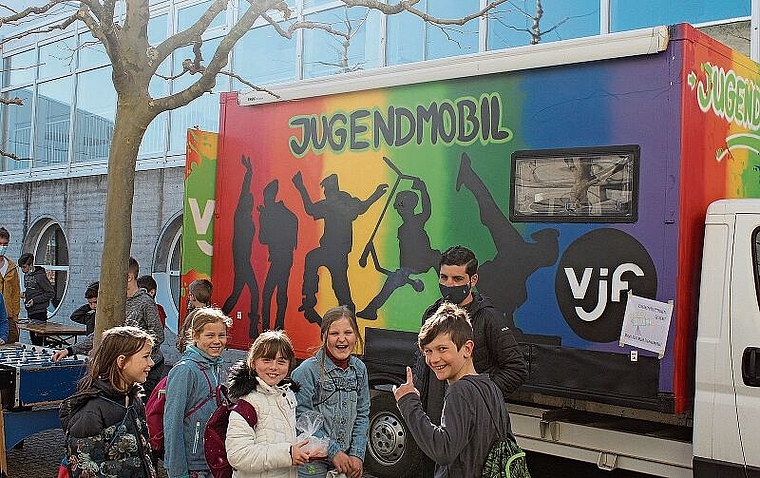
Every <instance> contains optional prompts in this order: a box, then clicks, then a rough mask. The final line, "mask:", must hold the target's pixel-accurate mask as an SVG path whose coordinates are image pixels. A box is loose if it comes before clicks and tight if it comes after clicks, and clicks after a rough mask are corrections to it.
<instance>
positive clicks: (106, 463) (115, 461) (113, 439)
mask: <svg viewBox="0 0 760 478" xmlns="http://www.w3.org/2000/svg"><path fill="white" fill-rule="evenodd" d="M141 391H142V388H141V387H140V386H139V385H135V386H134V387H133V388H132V389H131V390H130V391H129V392H126V393H125V392H120V391H118V390H116V389H114V388H113V387H112V386H111V385H110V384H109V383H108V382H106V381H105V380H98V381H96V382H95V383H94V384H93V385H92V387H90V388H88V389H87V390H84V391H80V392H77V393H76V394H75V395H72V396H71V397H69V398H67V399H66V400H64V401H63V403H62V404H61V410H60V418H61V426H62V428H63V430H64V431H65V432H66V457H67V459H68V462H69V465H70V468H71V476H72V478H80V477H81V478H85V477H87V478H90V477H103V478H105V477H109V478H111V477H117V478H155V476H156V471H155V469H154V468H153V463H152V462H151V456H150V455H151V453H150V442H149V441H148V440H149V438H148V427H147V425H146V424H145V407H144V405H143V402H142V400H141V399H140V397H139V394H140V392H141ZM127 402H128V403H129V405H127Z"/></svg>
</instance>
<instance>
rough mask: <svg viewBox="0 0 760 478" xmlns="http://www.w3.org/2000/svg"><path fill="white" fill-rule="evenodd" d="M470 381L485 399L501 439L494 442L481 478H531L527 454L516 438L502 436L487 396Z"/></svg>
mask: <svg viewBox="0 0 760 478" xmlns="http://www.w3.org/2000/svg"><path fill="white" fill-rule="evenodd" d="M468 381H469V382H470V383H472V384H473V385H474V386H475V389H477V391H478V393H480V396H481V397H483V401H484V402H485V404H486V408H488V414H489V415H490V416H491V421H492V422H493V425H494V427H496V430H497V432H498V433H499V438H497V439H496V441H495V442H493V444H492V445H491V448H490V449H489V450H488V455H487V456H486V461H485V463H484V464H483V471H481V473H480V476H481V477H482V478H530V472H529V471H528V461H527V460H526V459H525V452H524V451H522V449H521V448H520V445H518V444H517V442H516V441H515V440H514V438H512V437H510V436H509V435H503V434H502V431H501V430H502V429H501V428H500V427H499V425H497V424H496V419H495V418H494V416H493V412H491V406H490V405H489V402H488V399H487V398H486V396H485V394H484V393H483V391H482V390H481V389H480V387H479V386H478V385H477V384H476V383H475V382H473V381H471V380H468Z"/></svg>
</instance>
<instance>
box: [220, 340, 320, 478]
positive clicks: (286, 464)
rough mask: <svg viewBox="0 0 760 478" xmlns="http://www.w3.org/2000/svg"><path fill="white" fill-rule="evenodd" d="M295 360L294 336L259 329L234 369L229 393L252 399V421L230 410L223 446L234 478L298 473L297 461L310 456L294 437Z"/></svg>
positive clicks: (285, 476)
mask: <svg viewBox="0 0 760 478" xmlns="http://www.w3.org/2000/svg"><path fill="white" fill-rule="evenodd" d="M295 363H296V355H295V351H294V350H293V344H292V343H291V341H290V338H289V337H288V336H287V334H285V332H282V331H268V332H264V333H262V334H260V335H259V336H258V337H257V338H256V340H255V341H254V342H253V345H251V348H250V350H249V351H248V357H247V359H246V360H245V361H240V362H238V363H237V364H235V365H234V366H233V367H232V369H230V377H229V380H228V384H229V394H230V398H231V399H233V400H238V401H240V400H242V401H245V402H248V403H250V404H251V405H253V408H254V409H255V410H256V416H257V423H256V425H255V426H254V427H251V425H250V424H249V423H248V421H246V419H245V418H244V417H243V416H242V415H241V414H239V413H230V415H229V425H228V428H227V437H226V440H225V446H226V449H227V459H228V460H229V463H230V465H232V467H233V468H234V469H235V471H234V472H233V474H232V476H233V477H234V478H253V477H266V478H280V477H283V478H294V477H295V476H296V469H295V468H294V466H298V465H302V464H304V463H306V462H307V461H308V460H309V454H308V453H306V452H305V451H303V450H302V449H301V448H302V447H303V446H304V445H306V443H307V441H302V442H299V443H295V438H296V397H295V395H294V393H293V391H294V390H298V384H297V383H294V382H291V381H290V380H288V378H287V377H288V375H289V374H290V371H291V370H292V369H293V366H294V365H295Z"/></svg>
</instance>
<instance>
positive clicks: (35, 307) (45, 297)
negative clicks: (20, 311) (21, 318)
mask: <svg viewBox="0 0 760 478" xmlns="http://www.w3.org/2000/svg"><path fill="white" fill-rule="evenodd" d="M24 288H25V289H26V292H24V306H25V307H26V314H27V315H28V316H30V317H31V316H33V315H44V316H45V317H47V308H48V306H49V305H50V299H52V298H53V296H54V295H55V290H54V289H53V286H52V285H51V284H50V281H49V280H48V278H47V271H46V270H45V268H44V267H42V266H34V269H32V270H30V271H29V272H27V273H26V274H24ZM29 301H32V305H30V306H28V305H26V304H28V303H29Z"/></svg>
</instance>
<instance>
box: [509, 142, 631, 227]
mask: <svg viewBox="0 0 760 478" xmlns="http://www.w3.org/2000/svg"><path fill="white" fill-rule="evenodd" d="M638 165H639V147H638V146H637V145H625V146H605V147H594V148H572V149H553V150H532V151H527V150H525V151H515V152H514V153H512V187H511V191H510V199H511V200H510V211H509V215H510V220H512V221H513V222H538V221H540V222H635V221H636V216H637V202H638V198H637V196H638V194H637V193H638Z"/></svg>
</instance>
